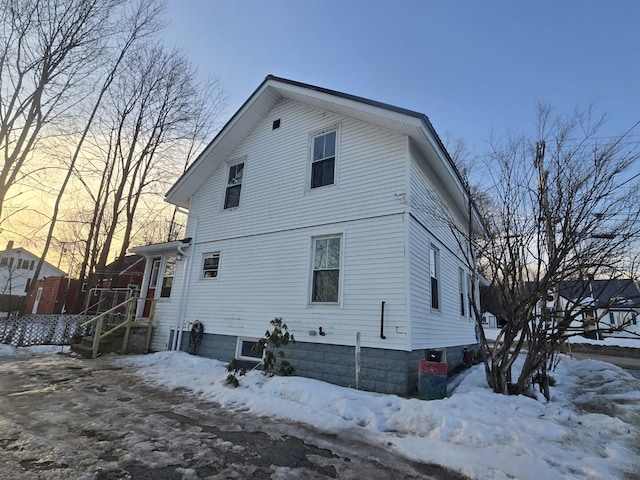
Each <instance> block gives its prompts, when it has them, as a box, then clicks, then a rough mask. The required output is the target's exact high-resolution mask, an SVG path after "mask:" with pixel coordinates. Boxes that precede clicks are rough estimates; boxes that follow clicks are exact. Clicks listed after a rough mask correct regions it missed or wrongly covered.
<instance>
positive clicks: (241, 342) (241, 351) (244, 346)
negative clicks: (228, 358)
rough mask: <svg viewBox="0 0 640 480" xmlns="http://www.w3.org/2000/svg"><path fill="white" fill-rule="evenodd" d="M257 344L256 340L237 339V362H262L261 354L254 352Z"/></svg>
mask: <svg viewBox="0 0 640 480" xmlns="http://www.w3.org/2000/svg"><path fill="white" fill-rule="evenodd" d="M257 344H258V339H257V338H241V337H238V342H237V344H236V358H237V359H238V360H249V361H254V362H260V361H262V352H256V350H255V348H256V345H257Z"/></svg>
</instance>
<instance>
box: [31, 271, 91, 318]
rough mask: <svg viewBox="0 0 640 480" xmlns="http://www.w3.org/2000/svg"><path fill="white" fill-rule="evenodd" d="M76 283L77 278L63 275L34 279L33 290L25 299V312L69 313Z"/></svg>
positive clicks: (45, 313)
mask: <svg viewBox="0 0 640 480" xmlns="http://www.w3.org/2000/svg"><path fill="white" fill-rule="evenodd" d="M78 284H79V282H78V280H76V279H73V278H68V277H65V276H61V277H60V276H56V277H47V278H43V279H40V280H36V284H35V286H34V288H33V291H32V292H31V295H29V297H28V298H27V300H26V305H25V309H24V311H25V313H39V314H41V315H52V314H62V313H69V310H70V305H71V303H72V302H73V297H74V295H75V293H76V290H77V288H78ZM74 313H75V312H74Z"/></svg>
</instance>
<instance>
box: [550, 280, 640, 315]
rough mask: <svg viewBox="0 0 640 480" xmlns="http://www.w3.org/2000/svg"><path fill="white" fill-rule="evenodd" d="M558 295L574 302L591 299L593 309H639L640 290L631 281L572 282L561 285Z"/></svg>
mask: <svg viewBox="0 0 640 480" xmlns="http://www.w3.org/2000/svg"><path fill="white" fill-rule="evenodd" d="M560 295H562V296H563V297H564V298H567V299H570V300H574V301H580V300H584V299H586V298H590V299H593V300H592V304H591V305H592V306H594V307H608V308H609V309H613V310H615V309H616V308H624V309H626V308H640V290H638V286H637V285H636V283H635V282H634V281H633V280H631V279H612V280H597V279H596V280H574V281H570V282H566V283H565V284H564V285H563V287H562V288H561V289H560Z"/></svg>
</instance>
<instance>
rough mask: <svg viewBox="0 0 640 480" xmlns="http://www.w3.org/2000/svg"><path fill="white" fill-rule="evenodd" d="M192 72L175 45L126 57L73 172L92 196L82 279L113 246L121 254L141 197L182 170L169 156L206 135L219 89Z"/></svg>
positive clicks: (187, 150)
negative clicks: (87, 156)
mask: <svg viewBox="0 0 640 480" xmlns="http://www.w3.org/2000/svg"><path fill="white" fill-rule="evenodd" d="M197 78H198V76H197V73H196V72H195V69H194V68H193V67H192V65H191V64H190V62H189V61H188V60H187V59H186V58H185V56H184V55H183V54H182V53H181V52H179V51H177V50H171V51H169V50H167V49H165V48H163V47H162V46H159V45H153V44H151V43H146V44H143V45H140V46H139V47H137V48H136V49H135V51H132V54H131V55H129V56H128V57H127V58H126V59H125V68H124V69H123V71H122V73H121V75H119V76H118V77H117V78H116V79H115V80H114V82H113V84H112V85H111V87H110V88H109V91H108V102H105V108H104V111H103V112H102V113H101V116H100V121H99V126H100V129H98V130H96V132H95V133H94V138H95V139H94V141H93V142H92V144H93V145H94V154H93V157H92V160H91V162H89V163H87V164H86V166H85V168H84V169H83V171H82V172H80V171H79V172H78V178H79V180H80V181H81V182H82V183H83V184H84V186H85V189H86V191H87V193H88V195H89V196H90V198H91V202H92V203H93V215H92V220H91V222H90V226H89V231H88V242H87V244H86V254H85V261H84V262H83V264H82V265H81V267H80V276H81V278H88V277H90V274H91V272H92V271H94V270H96V269H97V270H103V269H104V268H105V266H106V265H107V263H108V261H109V259H110V258H112V257H113V254H114V252H115V253H116V256H119V257H121V256H124V255H125V254H126V251H127V249H128V247H129V245H130V242H131V238H132V234H133V232H134V230H135V226H136V215H137V212H138V211H139V210H138V209H139V206H140V205H141V202H143V201H144V199H145V197H147V196H151V195H156V197H155V198H157V192H158V190H159V189H160V188H162V189H164V188H167V187H168V184H169V183H170V182H171V181H173V180H174V179H175V178H176V177H177V175H179V174H180V173H181V172H182V167H181V165H183V163H182V162H180V163H176V162H175V159H176V158H181V157H182V158H185V157H186V159H188V158H190V156H191V155H193V151H194V150H193V147H194V146H195V145H199V144H202V143H203V142H204V139H205V138H206V137H208V136H209V135H210V134H211V130H210V128H209V127H211V126H212V125H213V124H214V123H213V122H215V120H216V117H217V114H218V113H219V111H220V108H221V105H222V103H223V100H222V99H223V95H222V90H221V87H220V84H219V82H218V81H217V80H213V81H207V82H200V81H198V80H197ZM203 95H206V97H204V96H203ZM101 132H102V133H101ZM183 155H184V156H183ZM91 179H97V181H92V180H91ZM149 203H150V202H147V203H146V204H145V208H144V213H145V215H146V214H148V213H149V208H148V204H149ZM161 208H162V207H156V210H159V209H161ZM94 261H95V264H94V263H92V262H94Z"/></svg>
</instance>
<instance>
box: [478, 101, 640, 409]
mask: <svg viewBox="0 0 640 480" xmlns="http://www.w3.org/2000/svg"><path fill="white" fill-rule="evenodd" d="M602 125H603V120H602V118H598V119H594V118H593V116H592V112H591V110H587V111H585V112H577V113H575V114H573V115H571V116H568V117H567V116H565V117H562V116H553V115H552V112H551V109H550V108H549V107H546V106H539V108H538V132H537V138H536V139H535V141H534V140H530V139H528V138H526V137H523V136H510V137H508V138H507V139H506V140H505V141H503V142H501V143H498V144H495V143H494V150H493V153H492V156H491V159H492V163H491V164H490V171H491V172H492V173H493V175H494V176H493V179H494V182H493V183H494V185H493V187H492V190H491V197H492V200H493V202H492V205H491V207H490V208H489V209H488V210H486V211H485V215H484V221H485V225H486V226H487V229H488V236H487V237H486V238H482V239H476V241H475V242H474V249H475V250H476V251H477V252H478V254H479V263H480V265H481V267H482V269H483V271H484V273H485V276H486V277H487V278H488V279H490V281H491V287H492V290H491V291H492V292H493V295H495V296H496V297H497V300H498V303H499V304H500V305H501V307H502V312H501V313H502V315H503V316H504V320H505V322H506V324H505V326H504V327H503V328H502V330H501V332H500V335H499V336H498V339H497V341H496V342H495V344H493V345H491V344H490V343H489V342H488V341H487V340H486V339H485V338H484V335H483V333H482V332H481V339H480V340H481V347H482V351H483V353H484V361H485V370H486V374H487V381H488V383H489V385H490V386H491V387H492V388H493V389H494V390H495V391H496V392H499V393H505V394H506V393H523V394H532V390H531V387H532V383H533V382H540V385H541V389H542V391H543V393H544V395H545V397H546V398H547V399H549V396H550V394H549V376H548V375H547V367H548V366H549V364H550V363H552V362H550V361H551V360H552V359H553V356H554V355H555V353H556V352H557V351H558V350H559V348H560V346H561V345H562V343H563V341H564V340H565V339H566V337H567V335H569V334H571V325H572V322H573V321H574V320H576V319H577V318H578V317H579V315H580V313H581V312H580V309H579V308H576V307H577V305H576V303H575V302H574V303H572V302H568V303H566V304H562V303H561V302H560V301H559V296H560V292H561V290H562V289H563V287H564V285H566V283H567V282H568V281H570V280H577V279H578V280H579V279H585V278H588V277H590V278H610V279H612V278H620V277H623V276H627V277H628V276H629V275H631V272H630V271H629V265H628V263H627V262H626V258H627V254H628V252H629V250H630V248H631V247H632V245H633V242H634V240H635V238H637V236H638V232H639V225H640V222H639V220H640V212H639V211H638V208H637V205H638V194H637V192H638V188H637V181H636V180H635V177H632V176H631V167H632V166H633V165H635V163H636V162H637V160H638V157H639V156H640V152H639V151H638V148H637V146H636V145H635V143H633V142H630V141H629V136H628V134H629V132H627V133H626V134H623V135H621V136H618V137H613V138H611V137H608V138H603V137H599V136H598V135H599V132H600V131H601V128H602ZM636 177H637V176H636ZM478 325H479V326H480V327H481V326H482V324H481V322H480V321H478ZM525 349H526V354H525V357H524V364H523V366H522V369H521V370H520V373H519V374H518V375H517V379H516V380H515V381H513V378H512V377H513V375H512V372H513V367H514V363H515V361H516V359H517V358H518V356H519V355H520V354H521V353H522V352H523V351H524V350H525Z"/></svg>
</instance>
